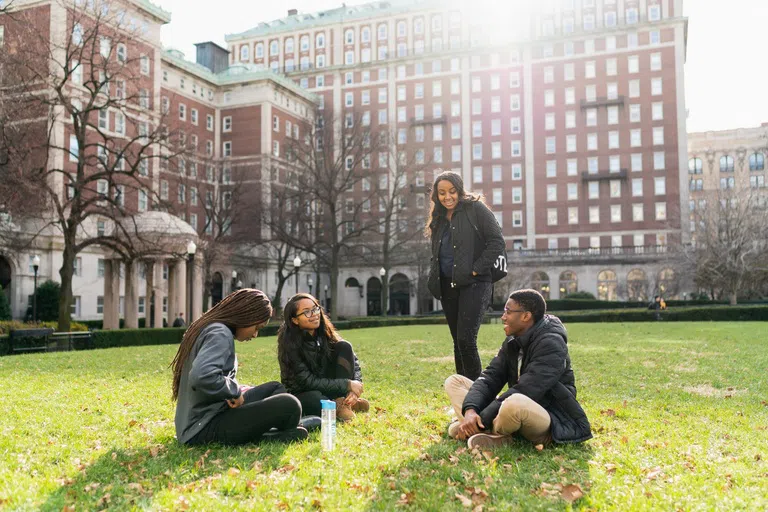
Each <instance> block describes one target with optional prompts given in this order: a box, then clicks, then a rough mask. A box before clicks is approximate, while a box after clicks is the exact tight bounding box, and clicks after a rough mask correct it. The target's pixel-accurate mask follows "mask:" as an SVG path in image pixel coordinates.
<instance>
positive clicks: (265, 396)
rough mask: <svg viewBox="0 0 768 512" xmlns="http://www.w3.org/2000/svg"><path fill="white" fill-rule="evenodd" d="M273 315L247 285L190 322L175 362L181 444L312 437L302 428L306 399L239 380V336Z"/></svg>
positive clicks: (277, 387) (248, 333) (264, 298)
mask: <svg viewBox="0 0 768 512" xmlns="http://www.w3.org/2000/svg"><path fill="white" fill-rule="evenodd" d="M271 316H272V305H271V304H270V301H269V299H268V298H267V296H266V295H264V293H263V292H262V291H260V290H254V289H252V288H244V289H241V290H237V291H236V292H234V293H232V294H230V295H228V296H227V297H226V298H225V299H224V300H222V301H221V302H219V303H218V304H216V305H215V306H213V308H211V309H210V310H208V311H207V312H206V313H205V314H203V316H201V317H200V318H198V319H197V320H195V321H194V322H193V323H192V325H190V326H189V328H188V329H187V331H186V332H185V333H184V338H183V339H182V341H181V345H179V350H178V352H177V353H176V357H174V359H173V362H172V363H171V367H172V368H173V399H174V400H177V404H176V438H177V439H178V440H179V442H180V443H182V444H204V443H211V442H217V443H222V444H229V445H237V444H244V443H256V442H259V441H262V440H265V439H272V440H276V441H295V440H300V439H306V438H307V431H306V430H305V429H304V428H303V427H300V426H298V424H299V419H300V418H301V403H300V402H299V401H298V400H297V399H296V397H294V396H292V395H289V394H287V393H286V390H285V388H284V387H283V385H282V384H280V383H279V382H268V383H266V384H262V385H260V386H256V387H251V386H243V385H240V384H238V382H237V379H236V376H237V356H236V355H235V340H238V341H247V340H250V339H252V338H254V337H255V336H256V335H257V334H258V331H259V329H262V328H263V327H264V326H266V325H267V322H269V319H270V317H271Z"/></svg>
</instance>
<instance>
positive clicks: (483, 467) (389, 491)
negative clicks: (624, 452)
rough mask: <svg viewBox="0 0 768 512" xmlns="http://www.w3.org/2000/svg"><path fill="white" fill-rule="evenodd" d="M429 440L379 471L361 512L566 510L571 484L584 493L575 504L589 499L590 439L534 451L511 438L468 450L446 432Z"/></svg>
mask: <svg viewBox="0 0 768 512" xmlns="http://www.w3.org/2000/svg"><path fill="white" fill-rule="evenodd" d="M431 438H432V440H433V441H435V443H434V444H432V445H430V446H429V448H428V449H426V450H425V451H424V452H422V453H421V455H419V457H417V458H415V459H411V460H409V461H407V462H405V463H403V464H400V465H398V466H396V467H393V468H386V469H384V470H383V471H382V478H381V480H380V481H379V483H378V484H377V488H376V490H375V492H374V497H373V499H372V500H371V501H370V502H369V503H368V506H367V507H366V510H370V511H373V510H394V509H396V508H403V507H407V508H411V509H413V510H483V509H486V510H488V509H494V510H537V509H546V510H569V509H570V506H571V505H570V501H568V500H566V499H565V498H566V497H568V492H569V490H572V489H574V488H575V487H573V484H575V485H577V486H578V488H579V489H580V490H582V491H583V494H584V495H585V496H586V497H584V498H581V500H580V501H574V503H575V504H576V505H582V504H587V503H588V502H589V497H588V490H589V487H590V481H589V467H588V461H589V460H590V458H591V457H592V453H593V450H592V447H591V446H590V444H589V443H584V444H580V445H557V446H554V447H552V448H547V449H544V450H542V451H538V450H536V448H535V447H534V446H533V445H531V443H529V442H528V441H525V440H524V439H515V441H514V442H513V443H510V445H508V446H505V447H503V448H498V449H495V450H493V451H488V450H486V451H480V450H474V451H472V452H471V451H469V450H468V449H467V445H466V442H461V441H456V440H453V439H450V438H449V437H447V435H446V434H432V435H431ZM566 486H571V487H570V488H566ZM564 488H566V490H565V493H564V492H563V489H564ZM480 505H482V507H479V508H478V506H480Z"/></svg>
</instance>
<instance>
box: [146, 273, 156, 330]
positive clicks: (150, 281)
mask: <svg viewBox="0 0 768 512" xmlns="http://www.w3.org/2000/svg"><path fill="white" fill-rule="evenodd" d="M144 275H145V276H146V278H147V283H146V284H147V286H146V287H145V289H144V327H145V328H147V329H148V328H150V327H151V326H152V318H153V317H152V299H153V297H154V291H155V290H154V288H155V262H154V261H152V260H144Z"/></svg>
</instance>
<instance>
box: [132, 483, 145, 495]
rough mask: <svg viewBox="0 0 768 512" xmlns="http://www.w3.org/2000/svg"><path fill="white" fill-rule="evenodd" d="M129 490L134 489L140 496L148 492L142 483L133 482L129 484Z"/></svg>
mask: <svg viewBox="0 0 768 512" xmlns="http://www.w3.org/2000/svg"><path fill="white" fill-rule="evenodd" d="M128 488H129V489H132V490H134V491H136V492H138V493H140V494H144V493H145V492H146V491H145V490H144V487H142V486H141V484H140V483H136V482H131V483H129V484H128Z"/></svg>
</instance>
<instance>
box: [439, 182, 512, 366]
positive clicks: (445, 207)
mask: <svg viewBox="0 0 768 512" xmlns="http://www.w3.org/2000/svg"><path fill="white" fill-rule="evenodd" d="M431 199H432V204H431V206H430V212H429V216H428V217H427V225H426V227H425V229H424V233H425V235H426V236H427V238H429V239H430V240H431V243H432V263H431V265H430V269H429V280H428V282H427V287H428V288H429V291H430V293H432V295H433V296H434V297H435V298H436V299H438V300H440V301H441V302H442V304H443V312H444V314H445V319H446V320H447V321H448V328H449V329H450V331H451V337H452V338H453V358H454V362H455V363H456V373H458V374H459V375H463V376H464V377H467V378H468V379H471V380H475V379H477V378H478V377H479V376H480V372H481V371H482V369H483V368H482V365H481V363H480V354H479V353H478V351H477V331H478V330H479V329H480V323H481V322H482V320H483V314H484V313H485V310H486V309H487V308H488V305H489V304H490V302H491V291H492V281H491V266H492V265H493V263H494V261H495V260H496V258H497V257H498V255H499V254H501V252H502V251H503V250H504V246H505V244H504V237H503V236H502V234H501V228H500V227H499V223H498V222H496V217H494V215H493V213H492V212H491V211H490V210H489V209H488V207H487V206H486V205H485V203H484V202H483V200H482V198H481V197H480V196H477V195H475V194H471V193H469V192H467V191H466V190H464V181H463V180H462V179H461V176H460V175H459V174H457V173H455V172H452V171H444V172H442V173H440V174H438V175H437V177H436V178H435V182H434V185H433V186H432V197H431ZM475 219H476V222H475Z"/></svg>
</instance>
